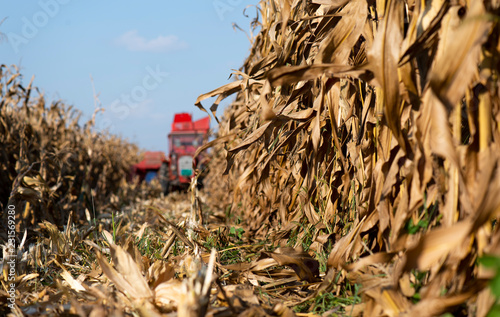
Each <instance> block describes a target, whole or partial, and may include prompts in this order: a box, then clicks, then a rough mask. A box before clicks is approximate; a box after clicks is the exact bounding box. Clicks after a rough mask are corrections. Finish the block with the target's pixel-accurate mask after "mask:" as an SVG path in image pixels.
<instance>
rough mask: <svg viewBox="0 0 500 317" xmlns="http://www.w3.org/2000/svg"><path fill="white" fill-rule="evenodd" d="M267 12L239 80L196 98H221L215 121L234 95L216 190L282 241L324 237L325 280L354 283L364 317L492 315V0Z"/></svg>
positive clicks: (337, 287)
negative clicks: (327, 244)
mask: <svg viewBox="0 0 500 317" xmlns="http://www.w3.org/2000/svg"><path fill="white" fill-rule="evenodd" d="M257 11H258V14H259V15H260V19H259V20H260V21H259V22H255V26H256V29H255V30H256V31H257V35H255V36H254V37H253V38H252V48H251V51H250V55H249V56H248V58H247V59H246V61H245V63H244V66H243V67H242V69H240V71H238V72H235V73H234V75H235V77H236V79H235V81H234V82H231V83H230V84H227V85H225V86H223V87H220V88H218V89H215V90H214V91H212V92H209V93H206V94H204V95H201V96H200V97H199V98H198V100H197V102H196V104H197V106H198V107H200V108H202V109H204V107H203V105H202V101H203V100H204V99H206V98H208V97H213V96H217V97H218V98H217V100H216V102H215V103H214V104H213V105H212V106H211V108H210V110H211V111H212V113H213V115H214V116H215V117H216V110H217V107H218V104H219V103H220V101H221V100H223V99H224V98H226V97H228V96H230V95H232V94H235V93H236V99H235V101H234V102H233V103H232V104H231V106H230V107H228V108H227V109H226V111H225V112H224V115H223V117H222V118H221V119H220V120H219V118H217V117H216V119H217V121H218V122H220V126H219V135H218V137H219V138H218V139H217V140H215V141H213V142H212V144H211V145H213V146H214V150H213V155H214V157H213V160H212V165H211V172H210V175H209V182H208V183H209V186H208V187H209V188H210V190H211V199H213V201H219V202H220V203H219V204H220V205H221V206H222V205H224V204H231V205H232V206H233V207H232V210H233V212H234V213H240V215H241V218H242V219H244V221H245V222H246V223H247V225H248V229H249V230H250V231H251V233H253V234H254V236H260V237H270V238H271V239H273V240H274V241H275V242H276V243H277V244H279V245H285V244H287V243H289V242H290V241H289V239H290V237H291V234H292V233H293V232H297V230H298V232H299V239H298V242H297V245H298V244H300V243H301V241H303V238H304V237H305V236H306V234H308V230H305V228H309V229H310V228H311V227H313V228H314V229H315V231H314V232H316V234H315V236H314V237H313V239H312V240H313V241H318V240H317V239H319V235H320V233H321V232H323V233H329V235H330V237H331V238H330V239H332V238H333V239H334V243H333V247H332V250H331V252H330V253H329V256H328V261H327V265H328V273H327V275H326V277H325V278H324V279H323V284H322V286H321V287H320V289H321V290H323V291H325V290H326V291H329V292H334V293H336V294H339V293H340V292H341V291H342V289H343V287H345V286H346V285H348V284H350V283H351V284H352V283H360V284H361V286H362V289H361V294H362V304H359V305H356V306H357V309H356V311H357V312H360V311H361V309H362V311H363V314H364V315H365V316H379V315H386V316H397V315H400V314H401V313H404V314H406V315H410V316H413V315H417V314H419V315H420V316H431V315H440V314H443V313H445V312H450V311H451V312H457V313H459V314H471V315H472V314H474V315H478V316H484V315H485V314H486V313H487V312H488V310H489V309H490V307H491V306H492V304H493V303H494V302H495V298H494V297H493V296H492V294H491V293H490V290H489V289H488V284H487V280H488V279H490V278H491V277H492V275H491V274H492V272H488V271H487V270H485V269H484V268H483V267H481V266H479V265H478V264H477V260H478V258H479V257H481V256H483V255H485V254H493V255H496V256H500V245H499V244H498V241H499V239H500V232H499V230H498V228H499V227H498V224H497V222H496V218H497V216H498V213H499V211H500V166H499V163H500V148H499V146H500V126H499V120H500V103H499V100H500V99H499V90H498V69H500V64H499V62H500V59H499V57H500V55H499V53H500V51H499V50H500V42H499V34H500V32H499V25H498V16H499V13H500V4H499V3H498V1H488V0H486V1H437V0H435V1H394V0H388V1H363V0H351V1H323V0H313V1H298V0H296V1H291V0H281V1H277V0H276V1H261V2H260V6H259V8H258V10H257ZM221 174H224V175H225V180H226V182H227V184H229V185H221V181H220V175H221ZM228 190H230V192H231V195H228V194H227V192H228ZM299 224H301V226H299ZM304 224H306V225H304ZM301 239H302V240H301ZM294 246H296V245H294ZM336 275H337V277H338V278H337V279H336V280H335V281H333V279H332V278H329V277H331V276H336ZM318 294H319V293H318Z"/></svg>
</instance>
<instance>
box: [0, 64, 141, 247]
mask: <svg viewBox="0 0 500 317" xmlns="http://www.w3.org/2000/svg"><path fill="white" fill-rule="evenodd" d="M0 75H1V79H0V91H1V102H0V144H1V150H0V155H1V157H2V158H1V159H0V171H1V172H0V197H1V205H2V209H4V210H6V208H7V205H8V204H10V205H14V206H15V210H16V211H17V212H16V216H17V217H18V219H17V232H24V230H25V229H27V228H30V229H33V227H34V226H36V225H38V223H39V222H42V221H49V222H50V223H52V224H55V225H58V226H62V225H65V224H66V223H67V221H68V217H69V214H70V212H73V213H74V218H73V220H75V219H82V220H84V219H85V209H88V211H90V212H91V213H94V212H95V210H96V209H97V210H99V209H100V208H101V207H103V206H105V205H107V204H110V203H112V202H114V203H117V202H118V201H120V202H121V203H123V204H125V203H127V201H128V200H127V195H128V193H127V191H126V189H128V188H129V187H127V186H126V184H125V182H126V178H127V176H128V175H129V171H130V165H131V164H133V163H135V162H138V148H137V147H136V146H135V145H132V144H130V143H128V142H126V141H124V140H122V139H120V138H118V137H115V136H111V135H106V134H101V133H98V132H96V131H95V130H94V128H93V124H94V120H95V114H94V116H93V117H92V119H91V120H90V121H89V122H87V123H85V124H84V125H83V126H81V125H80V124H79V122H78V121H79V119H80V113H79V112H78V111H76V110H75V109H73V108H72V107H71V106H68V105H66V104H64V103H63V102H60V101H55V102H52V103H51V104H47V101H46V99H45V97H44V96H43V94H39V93H38V90H37V88H35V87H33V86H32V82H33V81H31V82H30V84H29V85H28V86H27V87H25V86H23V85H22V84H21V74H20V73H19V72H18V70H17V69H16V68H15V67H12V68H7V67H6V66H5V65H1V66H0ZM35 92H37V95H36V96H33V94H34V93H35ZM113 197H114V198H113ZM130 198H132V197H130ZM2 214H3V216H4V217H5V216H6V212H3V213H2ZM94 216H95V214H94ZM4 220H5V219H4ZM3 224H4V225H6V224H7V221H3ZM6 232H7V231H6V230H2V239H3V240H5V239H6ZM4 235H5V236H4Z"/></svg>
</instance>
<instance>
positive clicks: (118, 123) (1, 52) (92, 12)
mask: <svg viewBox="0 0 500 317" xmlns="http://www.w3.org/2000/svg"><path fill="white" fill-rule="evenodd" d="M20 3H21V1H8V0H0V21H1V20H2V19H4V18H5V20H4V21H3V23H2V24H0V33H2V34H3V35H4V36H3V38H2V40H1V41H0V64H6V65H12V64H16V65H18V66H20V67H21V73H22V74H23V78H24V79H23V82H24V83H25V84H28V82H29V80H30V79H31V77H32V76H33V75H34V76H35V80H34V85H35V86H37V87H39V88H40V89H41V90H42V91H43V92H44V93H45V96H46V98H47V99H48V100H49V101H53V100H63V101H64V102H65V103H67V104H69V105H73V106H74V107H75V108H78V109H80V110H81V111H82V112H83V114H84V118H85V119H88V118H90V116H91V115H92V113H93V112H94V109H95V99H94V96H93V89H92V81H91V79H90V78H91V77H92V79H93V84H94V87H95V91H96V93H97V94H98V99H99V101H100V103H101V105H102V107H103V108H105V109H106V111H105V112H104V113H101V114H100V115H98V122H97V127H98V128H99V129H101V128H108V129H109V130H110V131H111V132H112V133H114V134H119V135H121V136H123V137H124V138H127V139H128V140H130V141H131V142H134V143H136V144H138V145H139V146H140V147H141V148H143V149H145V150H163V151H167V142H166V134H167V133H168V131H169V129H170V125H171V122H172V119H173V114H174V113H176V112H190V113H192V114H193V116H194V117H195V118H196V119H198V118H201V117H203V116H205V113H203V112H201V111H200V110H198V108H196V107H195V106H194V102H195V100H196V98H197V97H198V95H200V94H202V93H205V92H208V91H210V90H212V89H215V88H217V87H219V86H222V85H224V84H226V83H228V82H230V81H231V80H232V79H228V77H229V75H230V74H231V72H232V69H238V68H239V67H240V66H241V65H242V64H243V61H244V59H245V58H246V56H247V55H248V52H249V48H250V42H249V39H248V38H247V35H246V34H245V33H243V32H241V31H239V30H237V31H235V30H234V29H233V27H232V24H233V23H237V24H238V25H239V26H240V27H241V28H242V29H244V30H245V31H247V32H248V33H250V23H251V21H252V19H253V18H254V17H255V14H256V9H255V7H254V6H253V7H250V8H248V9H247V11H246V12H247V14H248V17H245V16H244V15H243V10H244V9H245V8H246V7H248V6H251V5H256V4H257V3H258V1H257V0H195V1H159V0H157V1H153V0H145V1H140V2H139V1H129V0H122V1H117V0H109V1H97V0H89V1H77V0H39V1H22V3H23V4H22V5H20ZM228 99H229V98H228ZM225 104H227V102H226V103H225ZM204 105H205V106H206V108H207V109H208V107H209V106H210V103H209V102H207V103H204ZM218 114H222V107H220V109H219V111H218ZM215 124H216V123H215V121H212V127H215Z"/></svg>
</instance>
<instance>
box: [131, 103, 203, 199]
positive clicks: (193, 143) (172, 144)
mask: <svg viewBox="0 0 500 317" xmlns="http://www.w3.org/2000/svg"><path fill="white" fill-rule="evenodd" d="M209 129H210V119H209V117H205V118H203V119H200V120H197V121H193V119H192V117H191V114H189V113H177V114H175V115H174V122H173V123H172V130H171V131H170V134H168V149H169V151H170V152H169V154H168V157H165V155H164V154H163V152H146V154H145V158H144V160H143V161H142V162H140V163H138V164H135V165H134V166H133V167H132V169H133V174H134V175H139V177H140V178H141V180H146V181H149V180H150V178H151V176H150V175H151V173H150V172H151V171H154V172H155V174H156V175H157V177H158V178H159V180H160V184H161V186H162V189H163V192H164V193H165V194H167V193H169V192H171V191H172V190H175V189H181V188H187V187H188V186H189V184H190V182H191V179H192V178H193V176H194V170H193V160H194V162H195V163H196V164H195V166H196V167H197V168H198V169H200V170H203V169H204V163H205V160H206V157H204V156H202V155H200V156H199V157H196V158H195V157H194V154H195V152H196V150H197V149H198V148H199V147H200V146H201V145H202V144H203V143H204V142H205V141H206V139H207V138H208V130H209ZM158 153H161V154H162V155H163V157H162V158H161V157H160V158H159V156H161V155H160V154H158ZM158 158H159V160H158ZM141 175H143V176H141ZM148 176H149V177H148ZM200 181H201V179H200Z"/></svg>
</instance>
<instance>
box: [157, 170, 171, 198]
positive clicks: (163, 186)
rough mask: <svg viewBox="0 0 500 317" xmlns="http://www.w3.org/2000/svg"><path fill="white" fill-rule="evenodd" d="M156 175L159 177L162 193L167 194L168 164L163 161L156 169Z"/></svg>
mask: <svg viewBox="0 0 500 317" xmlns="http://www.w3.org/2000/svg"><path fill="white" fill-rule="evenodd" d="M158 176H159V177H160V185H161V189H162V190H163V194H165V195H167V194H168V193H170V191H171V186H170V182H169V180H168V164H167V163H163V164H162V165H161V167H160V170H159V171H158Z"/></svg>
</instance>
